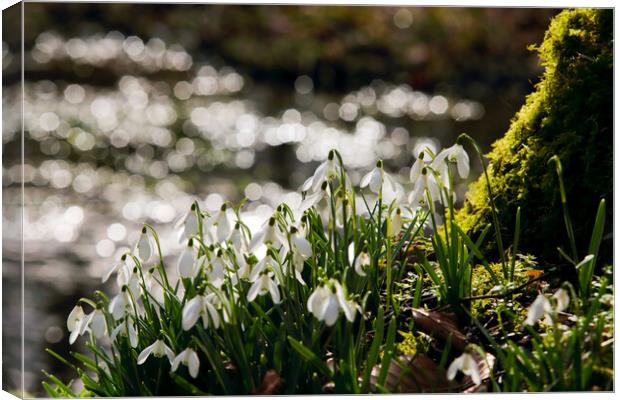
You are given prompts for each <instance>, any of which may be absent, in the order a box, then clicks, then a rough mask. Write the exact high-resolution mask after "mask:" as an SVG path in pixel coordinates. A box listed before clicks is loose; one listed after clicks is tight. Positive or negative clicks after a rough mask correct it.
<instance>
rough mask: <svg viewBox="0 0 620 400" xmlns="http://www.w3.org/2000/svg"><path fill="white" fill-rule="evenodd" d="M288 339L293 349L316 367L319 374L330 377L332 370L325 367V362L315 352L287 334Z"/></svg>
mask: <svg viewBox="0 0 620 400" xmlns="http://www.w3.org/2000/svg"><path fill="white" fill-rule="evenodd" d="M288 341H289V343H290V344H291V346H292V347H293V349H294V350H295V351H296V352H297V353H299V355H300V356H301V357H302V358H303V359H304V360H306V361H308V362H309V363H311V364H312V365H313V366H314V367H315V368H316V369H318V370H319V371H320V372H321V374H323V375H324V376H326V377H328V378H330V379H331V377H332V371H331V370H330V369H329V368H328V367H327V364H325V362H323V360H321V359H320V358H319V357H318V356H317V355H316V354H314V353H313V352H312V350H310V349H309V348H307V347H306V346H304V345H303V344H301V343H300V342H298V341H297V340H295V339H293V338H292V337H290V336H288Z"/></svg>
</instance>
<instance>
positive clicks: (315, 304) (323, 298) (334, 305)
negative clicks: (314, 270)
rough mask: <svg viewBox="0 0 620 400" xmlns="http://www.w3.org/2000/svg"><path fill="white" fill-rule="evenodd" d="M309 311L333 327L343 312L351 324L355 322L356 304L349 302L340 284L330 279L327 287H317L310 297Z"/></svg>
mask: <svg viewBox="0 0 620 400" xmlns="http://www.w3.org/2000/svg"><path fill="white" fill-rule="evenodd" d="M307 307H308V311H310V312H311V313H312V315H314V316H315V318H316V319H318V320H319V321H325V323H326V324H327V326H332V325H334V324H335V323H336V321H337V320H338V315H339V314H340V311H341V310H342V311H343V312H344V314H345V317H346V318H347V320H349V321H350V322H353V321H354V320H355V310H356V309H357V307H355V303H353V302H351V301H347V299H346V298H345V295H344V289H343V288H342V286H341V285H340V282H338V281H336V280H335V279H330V280H329V281H328V282H327V284H326V285H323V286H319V287H317V288H316V289H315V290H314V292H312V294H311V295H310V297H308V303H307Z"/></svg>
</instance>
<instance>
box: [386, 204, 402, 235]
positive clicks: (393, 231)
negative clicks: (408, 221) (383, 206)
mask: <svg viewBox="0 0 620 400" xmlns="http://www.w3.org/2000/svg"><path fill="white" fill-rule="evenodd" d="M402 229H403V218H402V216H401V210H400V208H398V207H397V208H396V209H395V210H394V211H393V214H392V219H391V221H390V232H389V236H391V237H394V236H398V235H399V234H400V231H401V230H402Z"/></svg>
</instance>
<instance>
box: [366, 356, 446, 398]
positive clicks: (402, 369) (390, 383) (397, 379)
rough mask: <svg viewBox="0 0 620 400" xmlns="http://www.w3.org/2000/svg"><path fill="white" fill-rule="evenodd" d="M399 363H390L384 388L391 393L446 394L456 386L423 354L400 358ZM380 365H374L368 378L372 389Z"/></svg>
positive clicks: (441, 369)
mask: <svg viewBox="0 0 620 400" xmlns="http://www.w3.org/2000/svg"><path fill="white" fill-rule="evenodd" d="M399 360H400V363H399V362H396V361H395V360H391V361H390V366H389V368H388V373H387V377H386V380H385V385H384V387H385V388H386V389H388V390H389V391H390V392H392V393H448V392H454V391H456V389H457V386H456V385H454V384H452V383H451V382H450V381H448V379H447V378H446V371H445V370H444V369H443V368H439V366H438V365H437V364H436V363H435V362H434V361H433V360H431V359H430V358H429V357H428V356H426V355H425V354H416V355H415V356H400V357H399ZM380 369H381V366H380V365H375V367H374V368H373V369H372V372H371V376H370V383H371V385H372V387H373V388H374V387H375V386H376V384H377V380H378V377H379V371H380Z"/></svg>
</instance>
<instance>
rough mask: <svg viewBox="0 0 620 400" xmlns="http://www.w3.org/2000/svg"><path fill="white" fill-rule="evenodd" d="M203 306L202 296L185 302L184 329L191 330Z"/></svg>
mask: <svg viewBox="0 0 620 400" xmlns="http://www.w3.org/2000/svg"><path fill="white" fill-rule="evenodd" d="M202 308H203V299H202V297H201V296H196V297H194V298H193V299H191V300H190V301H188V302H187V303H186V304H185V306H184V307H183V312H182V325H183V329H184V330H186V331H187V330H190V329H191V328H192V327H193V326H194V325H196V322H197V321H198V318H199V317H200V312H201V310H202Z"/></svg>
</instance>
